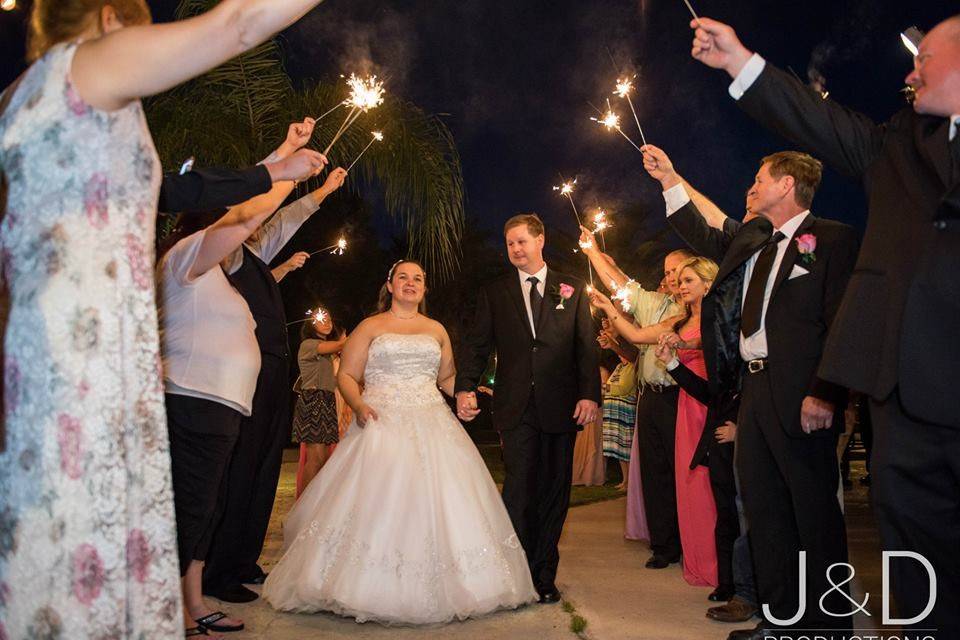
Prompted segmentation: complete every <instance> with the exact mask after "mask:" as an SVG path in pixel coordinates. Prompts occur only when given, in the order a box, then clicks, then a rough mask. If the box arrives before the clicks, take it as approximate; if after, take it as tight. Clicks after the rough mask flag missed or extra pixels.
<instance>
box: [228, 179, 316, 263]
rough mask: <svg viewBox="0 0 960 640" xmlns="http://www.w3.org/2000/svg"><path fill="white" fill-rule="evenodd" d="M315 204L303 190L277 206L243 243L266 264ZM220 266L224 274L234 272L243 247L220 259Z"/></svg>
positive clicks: (314, 209) (287, 240)
mask: <svg viewBox="0 0 960 640" xmlns="http://www.w3.org/2000/svg"><path fill="white" fill-rule="evenodd" d="M317 209H319V206H318V205H317V201H316V200H314V199H313V195H311V194H309V193H308V194H307V195H305V196H303V197H302V198H300V199H299V200H295V201H294V202H292V203H290V204H288V205H287V206H285V207H283V208H282V209H279V210H278V211H277V212H276V213H275V214H274V215H273V217H272V218H270V220H269V221H268V222H266V223H265V224H263V225H261V226H260V227H259V228H258V229H257V230H256V231H254V232H253V235H251V236H250V237H249V238H247V240H246V241H244V243H243V244H244V246H245V247H246V248H247V249H250V251H252V252H253V253H254V254H256V256H257V257H258V258H260V259H261V260H263V261H264V262H266V263H267V264H270V263H271V262H272V261H273V259H274V258H276V257H277V254H278V253H280V251H281V250H282V249H283V247H284V246H286V244H287V243H288V242H289V241H290V238H292V237H293V234H295V233H296V232H297V231H298V230H299V229H300V227H302V226H303V223H304V222H306V221H307V220H309V219H310V216H312V215H313V214H314V213H316V212H317ZM222 264H223V268H224V270H225V271H226V272H227V273H228V274H234V273H236V272H237V269H239V268H240V267H241V265H243V250H242V249H240V248H239V247H238V248H237V250H236V251H234V252H233V253H231V254H230V255H229V256H227V257H226V258H225V259H224V261H223V263H222Z"/></svg>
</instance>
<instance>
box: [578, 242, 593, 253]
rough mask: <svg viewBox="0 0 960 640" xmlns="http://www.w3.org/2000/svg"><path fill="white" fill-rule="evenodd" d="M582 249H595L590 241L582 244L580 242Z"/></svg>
mask: <svg viewBox="0 0 960 640" xmlns="http://www.w3.org/2000/svg"><path fill="white" fill-rule="evenodd" d="M580 248H581V249H583V250H584V251H586V250H587V249H592V248H593V242H591V241H589V240H584V241H581V242H580Z"/></svg>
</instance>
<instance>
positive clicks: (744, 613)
mask: <svg viewBox="0 0 960 640" xmlns="http://www.w3.org/2000/svg"><path fill="white" fill-rule="evenodd" d="M756 614H757V608H756V607H755V606H753V605H752V604H750V603H749V602H747V601H746V600H744V599H743V598H741V597H740V596H733V598H731V600H730V602H728V603H727V604H725V605H721V606H719V607H710V608H709V609H707V617H708V618H710V619H712V620H716V621H717V622H746V621H747V620H749V619H750V618H752V617H753V616H755V615H756Z"/></svg>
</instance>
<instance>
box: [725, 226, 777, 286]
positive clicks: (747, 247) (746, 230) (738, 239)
mask: <svg viewBox="0 0 960 640" xmlns="http://www.w3.org/2000/svg"><path fill="white" fill-rule="evenodd" d="M772 232H773V225H772V224H770V221H769V220H767V219H766V218H754V219H753V220H751V221H750V222H748V223H747V224H745V225H743V226H742V227H741V228H740V231H739V232H738V233H737V235H736V236H735V237H734V239H733V242H731V243H730V248H729V249H727V252H726V254H724V256H723V261H722V262H721V263H720V268H719V270H718V271H717V277H716V282H720V281H722V280H723V279H724V278H726V277H727V276H728V275H730V274H731V273H733V271H734V270H735V269H736V268H737V267H739V266H740V265H742V264H743V263H744V262H746V261H747V260H749V259H750V256H752V255H753V254H754V253H756V252H757V249H759V248H760V247H762V246H763V245H764V243H766V242H767V240H769V239H770V234H771V233H772Z"/></svg>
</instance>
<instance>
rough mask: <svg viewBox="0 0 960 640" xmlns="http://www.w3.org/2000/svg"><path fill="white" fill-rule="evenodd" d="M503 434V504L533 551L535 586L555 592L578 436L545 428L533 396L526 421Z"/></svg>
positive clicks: (531, 562)
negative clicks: (549, 431) (574, 446)
mask: <svg viewBox="0 0 960 640" xmlns="http://www.w3.org/2000/svg"><path fill="white" fill-rule="evenodd" d="M500 438H501V441H502V442H503V463H504V470H505V472H506V473H505V477H504V481H503V502H504V504H505V505H506V507H507V513H509V514H510V521H511V522H512V523H513V528H514V531H516V532H517V537H518V538H520V544H521V545H523V550H524V551H525V552H526V554H527V562H528V563H529V565H530V575H531V576H532V578H533V584H534V586H535V587H537V589H539V590H549V589H552V588H554V587H555V586H556V585H555V581H556V578H557V566H558V565H559V564H560V552H559V551H558V550H557V545H558V543H559V542H560V533H561V531H562V530H563V522H564V520H566V518H567V508H568V507H569V506H570V484H571V482H572V481H573V445H574V442H575V441H576V438H577V434H576V432H575V431H571V432H569V433H546V432H544V431H543V430H542V429H541V428H540V421H539V419H538V417H537V410H536V405H535V404H534V400H533V397H532V396H531V398H530V402H529V404H528V405H527V409H526V411H525V412H524V414H523V417H522V418H521V419H520V424H519V425H517V426H516V428H514V429H505V430H503V431H502V432H500Z"/></svg>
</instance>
